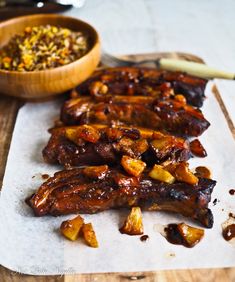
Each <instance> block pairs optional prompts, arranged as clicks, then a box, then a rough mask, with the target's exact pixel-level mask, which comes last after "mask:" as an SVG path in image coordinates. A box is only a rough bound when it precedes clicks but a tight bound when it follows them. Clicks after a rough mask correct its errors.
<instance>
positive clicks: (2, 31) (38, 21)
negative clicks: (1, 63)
mask: <svg viewBox="0 0 235 282" xmlns="http://www.w3.org/2000/svg"><path fill="white" fill-rule="evenodd" d="M46 24H50V25H59V26H61V27H66V28H69V29H71V30H74V31H82V32H84V33H85V34H88V36H89V40H90V49H89V51H88V52H87V53H86V54H85V55H84V56H83V57H81V58H79V59H78V60H76V61H74V62H72V63H70V64H68V65H65V66H62V67H57V68H54V69H48V70H42V71H30V72H18V71H6V70H0V92H1V93H3V94H5V95H10V96H15V97H19V98H22V99H30V100H35V99H37V100H38V99H44V98H48V97H50V96H54V95H57V94H61V93H63V92H65V91H67V90H69V89H71V88H73V87H75V86H76V85H78V84H79V83H81V82H83V81H84V80H85V79H87V78H88V77H89V76H90V75H91V73H92V72H93V71H94V70H95V68H96V67H97V65H98V63H99V60H100V41H99V36H98V33H97V32H96V30H95V29H94V28H93V27H92V26H91V25H89V24H88V23H85V22H83V21H80V20H78V19H75V18H71V17H66V16H61V15H56V14H55V15H54V14H40V15H32V16H23V17H18V18H14V19H11V20H8V21H5V22H2V23H0V47H2V46H4V45H5V44H7V43H8V41H9V40H10V38H11V37H12V36H14V35H15V34H17V33H21V32H22V31H23V30H24V28H25V27H27V26H38V25H46Z"/></svg>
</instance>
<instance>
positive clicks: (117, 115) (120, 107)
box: [61, 95, 210, 137]
mask: <svg viewBox="0 0 235 282" xmlns="http://www.w3.org/2000/svg"><path fill="white" fill-rule="evenodd" d="M180 96H181V95H180ZM61 121H62V122H63V124H64V125H81V124H96V123H97V124H105V125H129V126H131V125H132V126H138V127H145V128H151V129H154V130H161V131H166V132H170V133H172V134H176V135H180V136H186V137H190V136H199V135H201V134H202V133H203V132H204V131H205V130H206V129H207V128H208V127H209V125H210V123H209V122H208V121H207V120H206V119H205V118H204V116H203V114H202V113H201V111H200V110H199V109H195V108H193V107H192V106H190V105H187V104H186V103H185V99H182V96H181V97H179V96H176V97H175V98H164V99H160V100H159V99H157V98H156V97H146V96H119V95H117V96H112V95H104V96H103V97H102V98H96V97H90V96H88V97H82V96H80V97H77V98H72V99H70V100H68V101H66V102H65V103H64V105H63V107H62V110H61Z"/></svg>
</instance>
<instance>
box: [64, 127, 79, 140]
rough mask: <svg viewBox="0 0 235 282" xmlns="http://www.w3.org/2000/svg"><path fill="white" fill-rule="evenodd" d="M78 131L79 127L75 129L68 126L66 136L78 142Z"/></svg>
mask: <svg viewBox="0 0 235 282" xmlns="http://www.w3.org/2000/svg"><path fill="white" fill-rule="evenodd" d="M77 131H78V129H75V128H66V130H65V137H66V138H68V139H69V140H71V141H73V142H74V143H76V141H77Z"/></svg>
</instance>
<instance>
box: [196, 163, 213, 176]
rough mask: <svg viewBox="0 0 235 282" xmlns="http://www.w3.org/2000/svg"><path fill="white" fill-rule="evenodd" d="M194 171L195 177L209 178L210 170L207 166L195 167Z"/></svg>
mask: <svg viewBox="0 0 235 282" xmlns="http://www.w3.org/2000/svg"><path fill="white" fill-rule="evenodd" d="M195 172H196V173H195V175H196V176H197V177H200V178H208V179H211V172H210V170H209V168H207V167H205V166H198V167H196V169H195Z"/></svg>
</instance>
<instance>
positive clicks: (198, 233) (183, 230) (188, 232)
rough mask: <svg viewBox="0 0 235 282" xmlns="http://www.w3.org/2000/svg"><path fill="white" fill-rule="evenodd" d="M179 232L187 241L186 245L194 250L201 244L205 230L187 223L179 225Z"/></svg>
mask: <svg viewBox="0 0 235 282" xmlns="http://www.w3.org/2000/svg"><path fill="white" fill-rule="evenodd" d="M178 230H179V233H180V235H181V236H182V238H183V240H184V241H185V245H186V246H187V247H189V248H192V247H193V246H195V245H196V244H197V243H199V242H200V241H201V239H202V238H203V236H204V230H203V229H200V228H195V227H192V226H189V225H187V224H185V223H180V224H178Z"/></svg>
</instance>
